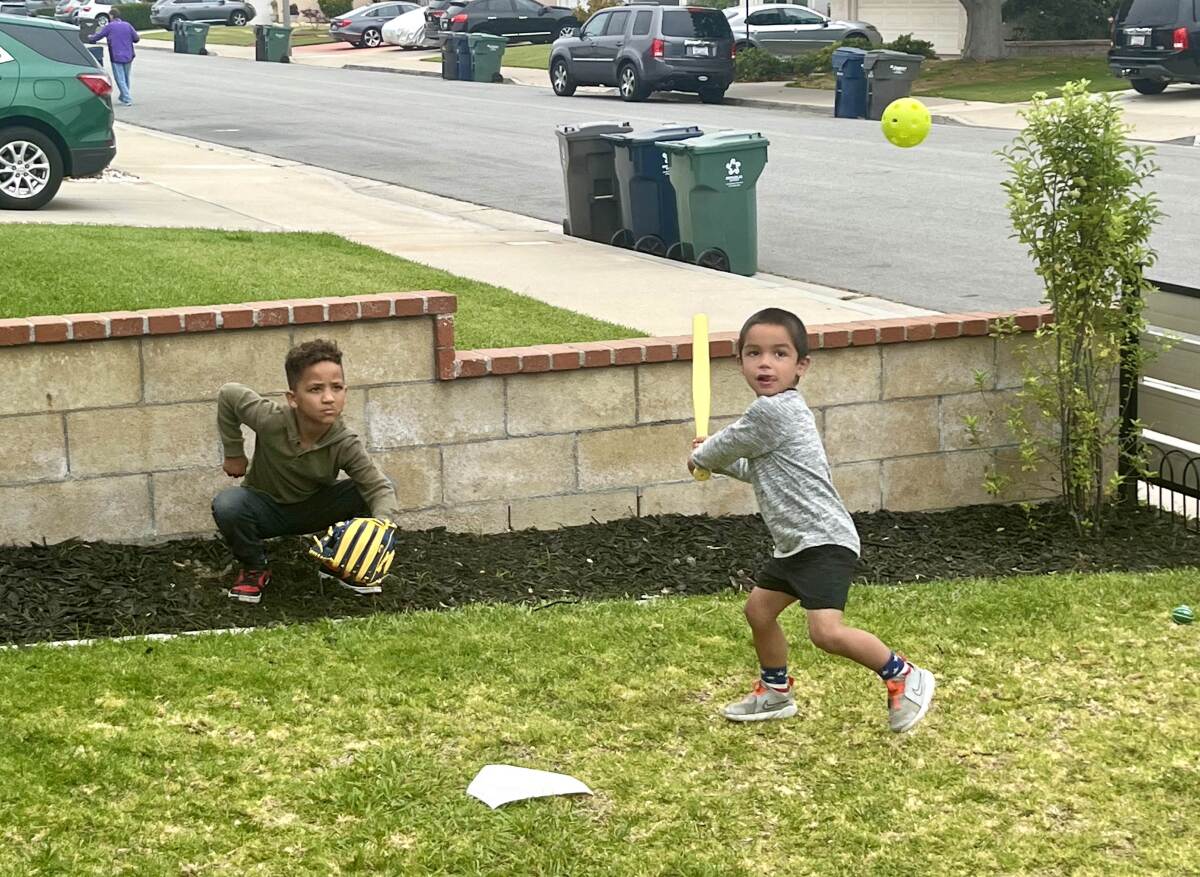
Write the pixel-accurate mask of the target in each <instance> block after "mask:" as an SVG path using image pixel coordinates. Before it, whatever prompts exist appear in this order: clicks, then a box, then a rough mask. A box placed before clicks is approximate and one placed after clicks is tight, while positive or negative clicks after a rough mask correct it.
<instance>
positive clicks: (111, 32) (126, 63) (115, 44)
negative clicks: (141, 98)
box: [88, 6, 141, 106]
mask: <svg viewBox="0 0 1200 877" xmlns="http://www.w3.org/2000/svg"><path fill="white" fill-rule="evenodd" d="M109 15H111V16H112V20H111V21H109V23H108V24H106V25H104V27H102V28H100V30H98V31H96V32H95V33H94V34H92V35H91V36H90V37H88V42H89V43H98V42H100V40H103V39H106V38H107V39H108V57H109V59H110V60H111V61H112V69H113V78H114V79H116V80H117V92H118V95H119V97H120V101H121V103H122V105H124V106H130V105H132V104H133V98H132V97H131V96H130V93H129V68H130V66H131V65H132V64H133V44H134V43H136V42H138V41H139V40H140V39H141V37H140V36H138V32H137V31H136V30H134V28H133V25H132V24H130V23H129V22H128V21H125V20H124V19H122V18H121V10H120V9H117V7H115V6H114V7H113V8H112V10H111V11H110V12H109Z"/></svg>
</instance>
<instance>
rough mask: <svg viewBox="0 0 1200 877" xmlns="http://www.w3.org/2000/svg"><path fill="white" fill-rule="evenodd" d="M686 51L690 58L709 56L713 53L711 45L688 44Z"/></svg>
mask: <svg viewBox="0 0 1200 877" xmlns="http://www.w3.org/2000/svg"><path fill="white" fill-rule="evenodd" d="M687 53H688V55H689V56H690V57H692V58H711V57H712V56H713V55H714V54H715V53H714V51H713V47H712V46H688V47H687Z"/></svg>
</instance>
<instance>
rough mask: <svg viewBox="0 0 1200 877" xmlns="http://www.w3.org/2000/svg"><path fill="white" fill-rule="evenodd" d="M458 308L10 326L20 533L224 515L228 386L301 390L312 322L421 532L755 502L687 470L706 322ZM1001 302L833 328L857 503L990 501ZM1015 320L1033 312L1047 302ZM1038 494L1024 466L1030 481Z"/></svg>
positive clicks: (305, 306) (828, 366)
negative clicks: (331, 348) (520, 344)
mask: <svg viewBox="0 0 1200 877" xmlns="http://www.w3.org/2000/svg"><path fill="white" fill-rule="evenodd" d="M454 310H455V299H454V297H453V296H450V295H446V294H443V293H438V292H422V293H405V294H389V295H371V296H353V297H348V298H331V299H314V300H297V301H283V302H263V303H250V304H241V305H233V306H215V307H202V308H180V309H171V310H154V311H141V312H122V313H112V314H83V315H66V316H62V317H38V318H32V319H27V320H2V321H0V364H2V365H3V366H4V370H5V373H6V374H8V375H9V376H10V379H11V381H12V383H10V386H9V391H8V393H6V394H4V396H3V398H0V442H2V443H3V446H4V447H5V448H6V449H7V451H8V453H7V454H6V455H5V456H4V457H3V458H2V459H0V543H17V542H28V541H31V540H42V539H45V540H46V541H49V542H56V541H60V540H63V539H68V538H83V539H105V540H114V541H142V540H149V539H156V538H167V537H173V536H182V535H190V534H199V533H210V532H212V530H213V528H212V522H211V518H210V516H209V503H210V502H211V499H212V496H213V495H214V494H215V493H216V492H217V491H219V490H220V489H222V488H223V487H225V486H227V485H229V484H232V483H235V482H233V481H231V479H229V478H227V477H226V476H225V475H224V473H223V472H222V471H221V449H220V444H219V442H218V439H217V433H216V405H215V395H216V391H217V389H218V387H220V385H221V384H222V383H224V382H226V381H238V382H241V383H245V384H248V385H250V386H253V387H255V388H256V389H258V390H259V391H260V392H263V393H264V394H275V395H278V396H279V397H280V398H281V399H282V393H283V391H284V389H285V379H284V374H283V359H284V355H285V353H286V351H287V349H288V348H289V347H290V346H291V345H293V344H296V343H299V342H301V341H304V340H308V339H311V338H315V337H328V338H332V339H334V340H336V341H337V342H338V343H339V344H340V345H341V347H342V349H343V351H344V353H345V357H346V360H345V364H346V375H347V381H348V383H349V384H350V386H351V390H350V395H349V400H348V403H347V408H346V414H345V418H346V420H347V422H348V424H349V425H350V426H351V427H352V428H354V429H355V430H356V431H358V432H359V434H360V435H362V436H363V437H364V440H365V441H366V442H367V444H368V446H369V448H370V449H371V451H372V453H373V455H374V456H375V457H376V459H377V460H378V461H379V463H380V465H381V467H382V468H383V469H384V471H385V472H386V473H387V474H388V476H389V477H390V478H391V479H392V481H393V483H394V484H395V485H396V489H397V494H398V496H399V499H400V505H401V506H402V508H403V513H402V516H401V520H400V521H399V523H400V524H401V525H402V526H404V527H408V528H414V529H420V528H429V527H436V526H445V527H448V528H450V529H453V530H462V531H474V532H497V531H502V530H505V529H508V528H514V529H524V528H527V527H535V528H542V529H546V528H554V527H559V526H567V525H575V524H584V523H588V522H590V521H605V520H611V519H614V518H619V517H622V516H627V515H648V514H666V513H682V514H710V515H721V514H743V513H748V512H751V511H753V510H754V497H753V494H752V491H751V490H750V489H749V487H748V486H747V485H744V484H741V483H739V482H735V481H732V480H730V479H726V478H719V477H718V478H714V479H713V480H711V481H709V482H708V483H706V484H697V483H695V482H693V481H692V480H691V478H690V476H689V475H688V473H687V471H686V468H685V465H684V461H685V458H686V453H687V448H688V446H689V442H690V439H691V436H692V425H691V377H690V375H691V364H690V361H689V360H690V358H691V339H690V338H686V337H680V338H641V339H628V340H620V341H611V342H604V343H581V344H559V345H544V346H540V347H527V348H514V349H505V350H476V351H457V350H455V348H454V317H453V313H454ZM1000 316H1008V315H1000V314H966V315H945V316H937V317H930V318H919V319H898V320H874V321H866V322H861V323H850V324H844V325H827V326H820V327H813V330H812V332H811V333H810V338H809V343H810V347H811V350H812V355H813V359H814V363H813V366H812V368H811V369H810V371H809V374H808V376H807V377H805V378H804V380H803V381H802V382H801V390H802V391H803V392H804V394H805V396H806V398H807V400H808V402H809V404H810V406H812V407H813V408H814V410H815V411H816V414H817V423H818V426H819V428H820V429H821V431H822V433H823V435H824V438H825V442H826V445H827V449H828V453H829V458H830V463H831V465H832V467H833V473H834V479H835V482H836V484H837V486H838V489H839V491H840V492H841V493H842V496H843V498H844V499H845V501H846V503H847V505H848V506H849V507H850V508H851V509H854V510H874V509H879V508H889V509H896V510H925V509H945V508H951V507H955V506H959V505H965V504H971V503H978V502H988V501H990V497H988V496H987V494H986V493H984V491H983V489H982V487H981V481H982V477H983V473H984V471H985V469H986V468H987V466H988V465H989V464H991V463H993V462H998V463H1000V464H1001V465H1002V466H1003V465H1006V463H1005V461H1006V460H1011V458H1012V453H1011V449H1009V448H1007V447H1006V446H1007V444H1008V443H1009V439H1008V438H1007V437H1006V436H1005V435H1004V433H1003V430H1002V429H996V428H989V429H987V430H986V431H985V445H986V446H985V447H982V448H977V447H972V446H970V445H969V443H968V442H967V438H966V433H965V431H964V429H963V425H962V418H963V415H965V414H967V413H972V412H975V413H981V414H982V413H984V410H985V409H987V408H991V409H992V410H1000V409H1001V408H1002V406H1003V404H1005V402H1006V401H1007V400H1008V399H1009V398H1011V394H1012V391H1013V388H1015V387H1016V386H1017V385H1018V383H1019V380H1020V375H1019V371H1018V369H1017V368H1016V367H1015V365H1014V357H1013V355H1012V354H1013V350H1012V347H1013V345H1014V344H1015V343H1020V342H1019V340H1018V341H1012V340H1007V341H998V340H995V339H993V338H991V337H988V335H987V332H988V328H989V324H990V321H991V320H993V319H995V318H997V317H1000ZM1017 318H1018V322H1019V323H1020V325H1021V326H1022V328H1024V329H1026V330H1031V329H1034V328H1036V327H1037V326H1038V325H1039V324H1040V323H1041V322H1043V321H1045V320H1047V319H1049V315H1048V314H1047V313H1045V312H1043V311H1040V310H1030V311H1023V312H1020V313H1018V314H1017ZM734 339H735V336H734V335H732V334H718V335H714V336H713V338H712V339H711V344H710V353H711V356H712V366H713V423H712V430H713V431H715V430H716V429H717V428H719V427H721V426H723V425H724V424H726V423H729V422H731V421H732V420H733V419H734V418H735V417H737V416H738V415H739V414H740V413H741V412H742V411H743V410H744V409H745V407H746V406H747V405H748V404H749V403H750V402H751V401H752V400H753V394H752V392H751V391H750V390H749V389H748V388H747V387H746V385H745V383H744V381H743V380H742V378H741V375H740V372H739V371H738V368H737V363H736V361H735V360H734V359H733V348H734ZM976 371H981V372H986V373H987V375H988V378H987V382H986V385H985V386H986V389H985V392H983V393H982V394H981V393H980V392H979V391H978V389H977V388H976V387H975V378H974V376H975V373H976ZM248 439H249V440H250V441H249V443H248V448H249V449H252V448H253V441H252V440H253V437H252V435H250V434H249V433H248ZM1037 495H1039V491H1038V489H1037V488H1036V487H1035V486H1034V485H1026V486H1024V487H1022V488H1019V490H1018V492H1017V493H1016V494H1014V495H1013V496H1012V497H1011V498H1024V497H1033V496H1037Z"/></svg>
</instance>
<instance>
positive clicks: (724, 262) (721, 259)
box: [696, 250, 729, 271]
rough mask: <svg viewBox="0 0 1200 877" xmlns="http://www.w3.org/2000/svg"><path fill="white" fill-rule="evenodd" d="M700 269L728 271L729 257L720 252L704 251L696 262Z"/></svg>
mask: <svg viewBox="0 0 1200 877" xmlns="http://www.w3.org/2000/svg"><path fill="white" fill-rule="evenodd" d="M696 264H697V265H699V266H700V267H701V268H712V269H713V270H714V271H728V270H729V257H728V256H726V255H725V253H723V252H722V251H721V250H705V251H704V252H703V253H701V254H700V258H699V259H697V260H696Z"/></svg>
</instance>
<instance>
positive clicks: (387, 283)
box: [0, 224, 646, 350]
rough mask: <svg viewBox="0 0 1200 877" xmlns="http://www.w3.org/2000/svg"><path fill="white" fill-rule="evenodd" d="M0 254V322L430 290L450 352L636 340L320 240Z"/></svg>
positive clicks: (629, 332) (284, 237)
mask: <svg viewBox="0 0 1200 877" xmlns="http://www.w3.org/2000/svg"><path fill="white" fill-rule="evenodd" d="M0 252H3V253H4V270H3V271H0V318H4V317H29V316H36V315H42V314H68V313H90V312H93V311H121V310H140V309H143V308H160V307H176V306H183V305H208V304H234V303H237V302H243V301H261V300H268V299H283V298H316V297H321V296H333V295H357V294H360V293H371V292H406V291H410V290H421V289H436V290H440V291H442V292H452V293H454V294H455V295H457V296H458V315H457V318H456V320H455V332H456V344H457V346H458V348H459V349H460V350H462V349H468V348H477V347H513V346H524V345H528V344H551V343H561V342H566V341H602V340H605V339H610V338H630V337H637V336H642V335H645V334H646V333H645V332H644V331H641V330H639V329H634V328H631V327H628V326H618V325H616V324H613V323H605V322H603V321H600V320H594V319H592V318H591V317H585V316H583V315H582V314H577V313H574V312H573V311H567V310H563V309H561V308H556V307H552V306H551V305H548V304H544V303H542V302H540V301H537V300H535V299H532V298H529V297H527V296H523V295H518V294H517V293H515V292H512V291H510V290H507V289H502V288H500V287H498V286H492V285H490V284H487V283H480V282H477V281H474V280H468V279H467V278H464V277H458V276H457V275H454V274H450V273H448V272H446V271H439V270H438V269H436V268H429V267H427V266H425V265H420V264H417V263H416V262H410V261H408V260H406V259H399V258H397V257H395V256H391V255H388V254H387V253H383V252H380V251H379V250H376V249H372V248H371V247H365V246H361V245H359V244H354V243H351V242H349V241H347V240H345V239H344V238H341V237H338V236H336V235H331V234H310V233H289V234H272V233H259V232H225V231H206V230H196V229H165V228H127V227H121V226H87V225H77V226H70V225H18V224H6V225H0Z"/></svg>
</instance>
